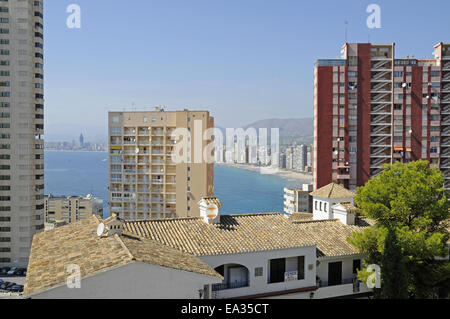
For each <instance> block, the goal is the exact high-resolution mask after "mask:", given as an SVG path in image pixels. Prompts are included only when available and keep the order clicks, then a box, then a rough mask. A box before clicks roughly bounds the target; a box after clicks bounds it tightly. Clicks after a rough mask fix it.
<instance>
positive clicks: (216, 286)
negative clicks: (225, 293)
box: [212, 281, 250, 291]
mask: <svg viewBox="0 0 450 319" xmlns="http://www.w3.org/2000/svg"><path fill="white" fill-rule="evenodd" d="M249 286H250V282H249V281H242V282H234V283H222V284H214V285H212V291H221V290H228V289H237V288H244V287H249Z"/></svg>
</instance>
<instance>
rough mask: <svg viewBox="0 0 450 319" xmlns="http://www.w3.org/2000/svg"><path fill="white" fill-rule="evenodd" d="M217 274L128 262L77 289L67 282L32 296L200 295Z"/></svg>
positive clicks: (169, 297) (87, 281) (110, 297)
mask: <svg viewBox="0 0 450 319" xmlns="http://www.w3.org/2000/svg"><path fill="white" fill-rule="evenodd" d="M220 282H222V280H221V279H220V278H217V277H210V276H205V275H201V274H197V273H192V272H187V271H181V270H176V269H172V268H166V267H161V266H156V265H150V264H146V263H140V262H135V263H130V264H127V265H125V266H122V267H118V268H115V269H112V270H108V271H105V272H102V273H99V274H96V275H93V276H91V277H86V278H84V279H82V281H81V288H80V289H69V288H67V286H66V285H64V286H60V287H56V288H53V289H51V290H49V291H45V292H42V293H39V294H37V295H33V296H31V298H32V299H95V298H101V299H199V296H200V295H199V290H200V289H203V288H204V285H210V284H213V283H220Z"/></svg>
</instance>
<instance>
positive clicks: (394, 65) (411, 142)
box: [313, 43, 450, 190]
mask: <svg viewBox="0 0 450 319" xmlns="http://www.w3.org/2000/svg"><path fill="white" fill-rule="evenodd" d="M314 78H315V79H314V156H313V157H314V165H313V166H314V188H315V189H318V188H321V187H323V186H325V185H327V184H329V183H331V182H337V183H339V184H342V185H344V186H345V187H346V188H348V189H350V190H355V189H356V187H358V186H364V184H365V183H366V182H367V181H368V180H369V179H370V178H371V177H373V176H376V175H378V174H379V173H380V172H381V171H382V166H383V165H384V164H386V163H388V164H389V163H394V162H397V161H399V162H403V163H408V162H410V161H415V160H419V159H424V160H427V161H429V162H430V164H431V166H432V167H437V168H439V169H440V170H441V171H442V172H443V173H444V175H445V187H446V188H447V189H450V43H438V44H437V45H435V47H434V57H433V58H431V59H417V58H414V57H405V58H403V59H396V58H395V44H371V43H346V44H345V45H344V46H343V48H342V58H341V59H320V60H318V61H317V63H316V66H315V72H314Z"/></svg>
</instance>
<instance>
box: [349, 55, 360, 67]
mask: <svg viewBox="0 0 450 319" xmlns="http://www.w3.org/2000/svg"><path fill="white" fill-rule="evenodd" d="M348 66H358V57H357V56H349V57H348Z"/></svg>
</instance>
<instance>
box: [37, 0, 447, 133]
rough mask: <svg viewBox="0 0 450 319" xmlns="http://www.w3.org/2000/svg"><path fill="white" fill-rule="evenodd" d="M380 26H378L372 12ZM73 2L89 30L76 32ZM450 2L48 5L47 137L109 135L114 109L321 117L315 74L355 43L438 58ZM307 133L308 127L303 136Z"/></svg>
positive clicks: (243, 0) (221, 120)
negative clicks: (372, 8)
mask: <svg viewBox="0 0 450 319" xmlns="http://www.w3.org/2000/svg"><path fill="white" fill-rule="evenodd" d="M373 3H374V4H378V5H379V6H380V8H381V28H379V29H369V28H368V27H367V23H366V21H367V18H368V17H369V15H370V13H367V12H366V9H367V7H368V5H369V4H373ZM70 4H77V5H79V6H80V8H81V28H80V29H70V28H68V27H67V25H66V20H67V18H68V16H69V15H70V13H67V12H66V9H67V7H68V6H69V5H70ZM449 10H450V1H447V0H427V1H414V2H413V1H406V0H395V1H392V0H382V1H375V0H371V1H364V0H358V1H355V0H340V1H336V0H315V1H301V0H128V1H117V0H114V1H111V0H69V1H67V0H45V21H44V23H45V106H46V110H45V116H46V139H47V140H71V139H72V138H73V139H76V138H77V137H78V136H79V134H80V133H81V132H82V133H83V134H84V135H85V139H86V140H87V141H96V140H97V139H99V138H103V137H104V136H106V134H107V112H108V111H118V110H128V111H130V110H135V109H136V110H152V109H153V108H154V107H155V106H165V107H166V109H167V110H180V109H184V108H189V109H206V110H209V111H211V114H212V116H214V117H215V119H216V125H218V126H221V127H233V128H234V127H236V128H237V127H242V126H246V125H247V124H250V123H253V122H255V121H258V120H262V119H269V118H305V117H312V115H313V74H314V73H313V72H314V63H315V61H316V60H317V59H319V58H336V57H339V56H340V49H341V46H342V45H343V43H345V28H346V24H345V22H346V21H347V22H348V32H347V34H348V35H347V39H348V42H364V43H366V42H368V41H369V39H370V42H373V43H392V42H395V43H396V56H397V58H401V57H403V56H406V55H410V56H411V55H415V56H416V57H421V58H431V57H432V52H433V45H435V44H436V43H438V42H441V41H442V42H449V41H450V32H449V31H450V19H448V12H449ZM299 129H301V128H299Z"/></svg>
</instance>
